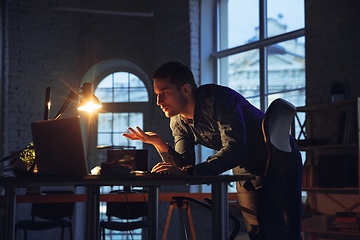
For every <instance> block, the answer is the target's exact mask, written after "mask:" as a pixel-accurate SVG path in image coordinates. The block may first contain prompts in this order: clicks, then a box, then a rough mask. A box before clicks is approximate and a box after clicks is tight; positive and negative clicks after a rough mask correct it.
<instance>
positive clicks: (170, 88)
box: [154, 78, 187, 117]
mask: <svg viewBox="0 0 360 240" xmlns="http://www.w3.org/2000/svg"><path fill="white" fill-rule="evenodd" d="M154 92H155V94H156V104H157V105H159V106H160V108H161V110H163V112H164V113H165V116H166V117H173V116H176V115H178V114H181V113H182V110H183V109H184V108H185V106H186V102H187V101H186V98H185V96H184V95H183V94H182V93H181V91H179V90H178V89H177V87H176V86H175V85H174V84H171V83H170V78H167V79H155V80H154Z"/></svg>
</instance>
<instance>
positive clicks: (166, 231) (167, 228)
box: [162, 203, 176, 240]
mask: <svg viewBox="0 0 360 240" xmlns="http://www.w3.org/2000/svg"><path fill="white" fill-rule="evenodd" d="M174 204H176V203H170V206H169V211H168V215H167V218H166V224H165V229H164V234H163V237H162V240H166V236H167V233H168V230H169V225H170V220H171V213H172V210H173V209H174Z"/></svg>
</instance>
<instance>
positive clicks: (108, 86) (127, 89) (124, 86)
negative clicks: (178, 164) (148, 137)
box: [95, 72, 149, 148]
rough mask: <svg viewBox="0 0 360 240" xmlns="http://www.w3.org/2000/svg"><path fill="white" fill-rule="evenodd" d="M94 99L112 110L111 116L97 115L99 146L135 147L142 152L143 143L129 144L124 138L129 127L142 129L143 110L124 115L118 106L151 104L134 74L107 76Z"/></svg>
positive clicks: (100, 84) (132, 142) (142, 85)
mask: <svg viewBox="0 0 360 240" xmlns="http://www.w3.org/2000/svg"><path fill="white" fill-rule="evenodd" d="M95 95H96V96H97V97H98V98H99V100H100V101H101V102H102V103H103V105H108V108H109V107H111V105H113V106H112V107H111V109H112V111H111V112H103V113H99V115H98V130H97V145H98V146H101V145H105V146H134V147H136V148H142V142H140V141H130V140H128V139H127V138H124V137H122V136H121V134H122V133H124V132H127V130H126V129H127V127H128V126H139V127H140V128H143V127H144V126H143V119H144V113H143V112H142V111H141V110H142V109H137V111H135V112H124V111H123V109H122V107H121V105H125V104H119V103H133V102H148V101H149V95H148V92H147V89H146V87H145V84H144V82H143V81H142V80H141V79H140V78H139V77H138V76H136V75H135V74H132V73H129V72H115V73H111V74H109V75H108V76H106V77H105V78H104V79H103V80H102V81H101V82H100V83H99V85H98V86H97V88H96V90H95Z"/></svg>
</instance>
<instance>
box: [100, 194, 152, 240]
mask: <svg viewBox="0 0 360 240" xmlns="http://www.w3.org/2000/svg"><path fill="white" fill-rule="evenodd" d="M134 192H139V193H141V192H143V190H140V191H136V190H130V189H124V190H118V191H111V192H110V193H113V194H127V193H134ZM147 214H148V203H147V201H143V202H107V203H106V216H107V217H108V219H107V221H106V220H102V221H100V231H101V232H102V236H103V239H104V240H105V229H109V230H115V231H131V230H135V229H140V228H145V227H147V226H148V222H147V219H146V216H147ZM114 217H115V218H118V220H117V221H113V218H114ZM119 219H120V220H123V221H119ZM139 219H140V220H139ZM129 220H130V221H129Z"/></svg>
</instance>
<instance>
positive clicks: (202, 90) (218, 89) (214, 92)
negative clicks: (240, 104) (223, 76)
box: [197, 84, 242, 101]
mask: <svg viewBox="0 0 360 240" xmlns="http://www.w3.org/2000/svg"><path fill="white" fill-rule="evenodd" d="M197 95H198V97H199V99H208V100H209V101H211V100H216V99H219V98H220V99H222V98H226V99H227V98H229V97H230V98H234V97H235V98H234V99H238V98H239V97H240V98H241V97H242V96H241V95H240V93H238V92H236V91H235V90H233V89H231V88H229V87H226V86H221V85H217V84H204V85H201V86H200V87H198V89H197Z"/></svg>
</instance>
